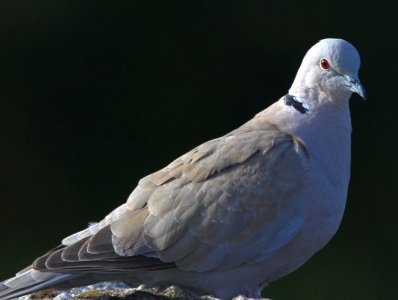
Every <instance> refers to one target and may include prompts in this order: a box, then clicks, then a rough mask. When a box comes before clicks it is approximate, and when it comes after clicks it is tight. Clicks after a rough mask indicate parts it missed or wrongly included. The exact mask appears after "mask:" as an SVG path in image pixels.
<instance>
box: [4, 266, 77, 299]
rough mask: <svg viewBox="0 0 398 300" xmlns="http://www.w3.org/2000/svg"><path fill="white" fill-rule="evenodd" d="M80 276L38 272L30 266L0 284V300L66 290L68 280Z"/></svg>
mask: <svg viewBox="0 0 398 300" xmlns="http://www.w3.org/2000/svg"><path fill="white" fill-rule="evenodd" d="M80 276H81V274H70V273H51V272H38V271H35V270H33V269H32V266H30V267H27V268H25V269H24V270H22V271H20V272H19V273H17V274H16V276H15V277H12V278H10V279H7V280H5V281H3V282H0V300H7V299H12V298H16V297H19V296H23V295H26V294H30V293H33V292H36V291H39V290H45V289H51V288H59V287H60V286H62V287H63V286H65V288H67V287H68V286H69V285H73V284H72V283H70V284H68V282H70V280H73V279H74V278H76V277H80Z"/></svg>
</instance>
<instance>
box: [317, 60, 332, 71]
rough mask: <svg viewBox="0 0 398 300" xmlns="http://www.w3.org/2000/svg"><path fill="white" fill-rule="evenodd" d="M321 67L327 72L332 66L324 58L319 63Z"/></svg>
mask: <svg viewBox="0 0 398 300" xmlns="http://www.w3.org/2000/svg"><path fill="white" fill-rule="evenodd" d="M319 65H320V66H321V68H322V69H324V70H327V69H329V67H330V64H329V62H328V60H327V59H325V58H322V59H321V61H320V62H319Z"/></svg>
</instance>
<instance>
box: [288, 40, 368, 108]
mask: <svg viewBox="0 0 398 300" xmlns="http://www.w3.org/2000/svg"><path fill="white" fill-rule="evenodd" d="M360 64H361V60H360V57H359V54H358V51H357V50H356V49H355V47H354V46H353V45H351V44H350V43H348V42H346V41H344V40H342V39H324V40H321V41H320V42H318V43H317V44H315V45H314V46H313V47H312V48H311V49H310V50H308V52H307V54H306V55H305V57H304V59H303V62H302V64H301V66H300V69H299V70H298V72H297V75H296V78H295V80H294V82H293V85H292V87H291V88H290V90H289V94H290V95H292V96H296V97H299V98H304V99H305V98H307V97H308V96H309V95H319V97H315V99H318V100H319V101H324V100H325V101H338V102H347V101H348V99H349V98H350V96H351V94H352V93H353V92H355V93H358V94H359V95H360V96H361V97H362V98H364V99H366V92H365V89H364V88H363V86H362V84H361V82H360V81H359V78H358V70H359V66H360ZM311 98H312V99H314V97H311ZM336 104H337V103H336Z"/></svg>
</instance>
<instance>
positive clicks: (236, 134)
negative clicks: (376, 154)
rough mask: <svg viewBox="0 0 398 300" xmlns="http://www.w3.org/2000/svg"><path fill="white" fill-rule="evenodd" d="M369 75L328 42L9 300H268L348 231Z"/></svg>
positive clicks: (50, 260)
mask: <svg viewBox="0 0 398 300" xmlns="http://www.w3.org/2000/svg"><path fill="white" fill-rule="evenodd" d="M359 67H360V56H359V53H358V51H357V50H356V49H355V47H354V46H353V45H352V44H350V43H349V42H347V41H345V40H343V39H337V38H327V39H323V40H320V41H319V42H318V43H316V44H315V45H314V46H312V47H311V48H310V49H309V50H308V52H307V53H306V54H305V56H304V59H303V61H302V63H301V66H300V67H299V69H298V72H297V75H296V77H295V79H294V81H293V84H292V86H291V87H290V89H289V90H288V93H287V94H286V95H284V96H282V97H281V98H280V99H279V100H277V101H276V102H275V103H274V104H272V105H271V106H269V107H268V108H266V109H265V110H263V111H261V112H260V113H258V114H257V115H255V117H254V118H253V119H251V120H249V121H248V122H246V123H245V124H243V125H242V126H241V127H239V128H238V129H236V130H233V131H232V132H230V133H228V134H226V135H224V136H222V137H220V138H216V139H213V140H210V141H208V142H205V143H203V144H202V145H200V146H198V147H196V148H194V149H193V150H191V151H190V152H188V153H186V154H184V155H182V156H181V157H179V158H177V159H176V160H174V161H173V162H171V163H170V164H169V165H167V166H166V167H165V168H163V169H161V170H159V171H157V172H155V173H152V174H150V175H148V176H146V177H144V178H143V179H141V180H140V181H139V183H138V185H137V187H136V188H135V189H134V190H133V192H132V193H131V195H130V196H129V197H128V199H127V202H126V203H125V204H123V205H121V206H119V207H117V208H116V209H115V210H114V211H112V212H111V213H109V214H108V215H107V216H106V217H105V218H104V219H103V220H102V221H100V222H98V223H95V224H91V226H89V227H88V228H85V229H83V230H82V231H80V232H78V233H75V234H72V235H71V236H69V237H66V238H65V239H63V240H62V244H61V245H60V246H58V247H56V248H54V249H52V250H50V251H49V252H47V253H46V254H44V255H43V256H41V257H39V258H37V259H36V260H35V261H34V262H33V264H32V265H31V266H28V267H27V268H25V269H23V270H22V271H20V272H18V273H17V274H16V276H15V277H12V278H10V279H8V280H5V281H3V282H1V283H0V299H2V300H6V299H11V298H15V297H18V296H21V295H25V294H29V293H32V292H35V291H40V290H44V289H49V288H53V289H67V288H71V287H76V286H82V285H87V284H94V283H97V282H103V281H110V280H123V281H127V282H130V283H131V284H133V285H135V286H138V285H141V284H142V285H143V286H145V287H148V288H151V287H161V286H170V285H175V286H178V287H181V288H190V289H194V290H197V291H200V292H201V293H203V294H211V295H214V296H216V297H218V298H220V299H231V298H233V297H235V296H239V295H242V296H247V297H253V298H257V299H261V291H262V289H263V288H264V287H265V286H267V285H268V284H269V283H270V282H273V281H275V280H277V279H279V278H281V277H283V276H285V275H287V274H289V273H291V272H293V271H295V270H296V269H298V268H299V267H300V266H302V265H303V264H304V263H305V262H306V261H308V260H309V259H310V258H311V257H312V256H313V255H314V254H315V253H316V252H317V251H319V250H320V249H321V248H323V247H324V246H325V245H326V244H327V243H328V242H329V240H330V239H331V238H332V237H333V236H334V234H335V233H336V232H337V230H338V228H339V225H340V223H341V220H342V217H343V214H344V208H345V204H346V199H347V191H348V186H349V180H350V162H351V132H352V126H351V118H350V109H349V99H350V97H351V95H352V94H353V93H357V94H358V95H360V96H361V97H362V98H364V99H366V93H365V89H364V87H363V86H362V84H361V82H360V80H359V77H358V70H359Z"/></svg>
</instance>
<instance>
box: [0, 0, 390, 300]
mask: <svg viewBox="0 0 398 300" xmlns="http://www.w3.org/2000/svg"><path fill="white" fill-rule="evenodd" d="M397 11H398V2H396V1H378V2H377V4H376V2H374V3H373V2H372V1H361V2H359V1H358V2H357V1H351V2H347V1H334V2H333V3H331V1H304V2H303V1H300V2H299V1H297V2H294V3H293V2H290V1H278V2H276V1H241V2H227V1H225V2H224V1H222V2H221V1H211V2H201V1H186V2H183V1H140V2H139V1H59V0H58V1H16V0H13V1H4V0H3V1H1V2H0V72H1V73H0V80H1V83H0V101H1V102H0V103H1V107H0V138H1V140H0V180H1V181H0V182H1V185H0V200H1V211H0V229H1V230H0V258H1V263H0V264H1V265H0V279H5V278H7V277H10V276H12V275H13V274H14V273H15V272H16V271H19V270H20V269H22V268H23V267H25V266H26V265H28V264H30V263H31V262H32V261H33V259H34V258H36V257H37V256H39V255H41V254H43V253H44V252H46V251H47V250H49V249H50V248H52V247H54V246H57V245H58V244H59V243H60V241H61V239H62V238H63V237H65V236H68V235H69V234H71V233H73V232H76V231H79V230H81V229H83V228H85V227H86V226H87V222H88V221H99V220H101V219H102V218H103V217H104V216H105V215H106V214H107V213H108V212H110V211H111V210H112V209H114V208H115V207H116V206H118V205H120V204H122V203H123V202H124V201H125V200H126V198H127V197H128V195H129V193H130V192H131V191H132V190H133V188H134V187H135V185H136V183H137V181H138V180H139V179H140V178H142V177H143V176H145V175H147V174H149V173H151V172H154V171H156V170H158V169H160V168H162V167H164V166H165V165H166V164H168V163H170V162H171V161H172V160H174V159H175V158H177V157H178V156H179V155H182V154H184V153H185V152H187V151H189V150H190V149H192V148H193V147H195V146H197V145H198V144H200V143H202V142H205V141H207V140H210V139H212V138H216V137H218V136H221V135H224V134H225V133H227V132H229V131H231V130H233V129H235V128H236V127H238V126H239V125H241V124H242V123H244V122H245V121H247V120H248V119H250V118H252V117H253V116H254V114H256V113H257V112H259V111H261V110H263V109H264V108H266V107H267V106H268V105H270V104H271V103H272V102H274V101H276V100H277V99H279V97H281V96H282V95H284V94H285V93H286V92H287V90H288V89H289V87H290V85H291V83H292V81H293V79H294V76H295V74H296V71H297V69H298V67H299V65H300V63H301V60H302V58H303V56H304V54H305V53H306V51H307V50H308V49H309V48H310V47H311V46H312V45H313V44H315V43H316V42H317V41H318V40H320V39H323V38H326V37H339V38H344V39H346V40H348V41H349V42H351V43H352V44H353V45H354V46H355V47H356V48H357V49H358V51H359V53H360V55H361V59H362V66H361V69H360V73H359V75H360V79H361V81H362V83H363V85H364V86H365V88H366V90H367V93H368V100H367V101H363V100H362V99H361V98H360V97H359V96H358V95H353V96H352V99H351V104H350V106H351V112H352V123H353V128H354V129H353V137H352V177H351V184H350V189H349V195H348V201H347V207H346V213H345V216H344V219H343V222H342V224H341V227H340V229H339V231H338V233H337V234H336V236H335V237H334V238H333V239H332V241H331V242H330V243H329V244H328V245H327V246H326V247H325V248H324V249H323V250H322V251H321V252H319V253H318V254H316V255H315V256H314V257H313V258H312V259H311V260H310V261H309V262H308V263H307V264H306V265H305V266H303V267H302V268H300V269H299V270H298V271H296V272H294V273H292V274H291V275H289V276H286V277H285V278H283V279H281V280H278V281H276V282H274V283H271V285H270V287H268V288H267V289H266V290H265V291H264V296H267V297H271V298H274V299H276V300H278V299H293V297H294V299H297V300H298V299H306V300H309V299H365V298H366V299H396V298H397V295H396V294H397V292H396V288H394V286H395V287H396V284H397V282H398V275H397V274H398V272H397V266H398V262H397V254H398V253H397V252H398V251H397V245H398V243H397V237H398V226H397V223H398V222H397V209H398V205H397V192H398V184H397V182H396V181H397V179H398V173H397V161H398V160H397V150H396V147H397V135H398V130H397V126H398V124H397V118H396V115H397V109H398V104H397V102H398V101H397V99H396V88H397V84H398V81H397V66H396V65H397V64H396V63H395V61H396V58H397V36H398V34H397V25H398V24H397V17H396V14H397Z"/></svg>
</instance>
